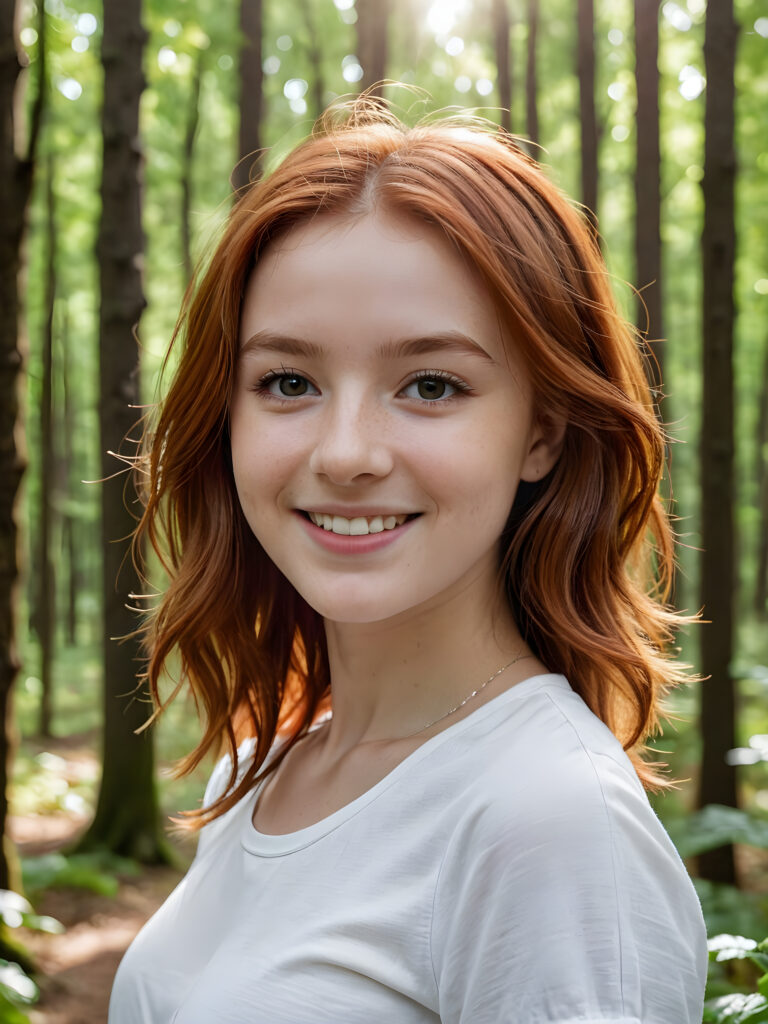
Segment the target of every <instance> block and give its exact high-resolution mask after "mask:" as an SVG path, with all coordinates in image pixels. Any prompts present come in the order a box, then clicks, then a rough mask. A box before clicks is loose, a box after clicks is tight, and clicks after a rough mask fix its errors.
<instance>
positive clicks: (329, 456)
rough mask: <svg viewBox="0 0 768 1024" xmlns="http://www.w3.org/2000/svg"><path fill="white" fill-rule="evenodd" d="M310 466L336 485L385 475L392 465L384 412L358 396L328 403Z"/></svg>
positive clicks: (319, 426) (319, 425)
mask: <svg viewBox="0 0 768 1024" xmlns="http://www.w3.org/2000/svg"><path fill="white" fill-rule="evenodd" d="M318 430H319V433H318V436H317V437H316V438H315V443H314V447H313V449H312V453H311V455H310V459H309V468H310V469H311V470H312V472H313V473H316V474H318V475H319V476H325V477H327V478H328V479H329V480H330V481H331V482H333V483H335V484H339V485H344V484H350V483H353V482H357V481H358V480H359V479H360V478H362V477H379V478H380V477H385V476H387V475H388V474H389V473H390V472H391V471H392V467H393V465H394V461H393V456H392V449H391V446H390V443H389V435H390V430H389V429H388V425H387V422H386V415H385V414H384V413H383V411H382V410H381V409H379V408H377V407H376V406H375V405H374V404H373V403H372V402H370V401H361V400H360V399H359V398H358V397H357V396H355V397H351V396H350V397H348V398H343V397H341V396H339V398H338V400H337V401H334V402H332V403H329V405H328V407H327V411H326V415H325V416H324V417H322V419H321V420H320V422H319V424H318Z"/></svg>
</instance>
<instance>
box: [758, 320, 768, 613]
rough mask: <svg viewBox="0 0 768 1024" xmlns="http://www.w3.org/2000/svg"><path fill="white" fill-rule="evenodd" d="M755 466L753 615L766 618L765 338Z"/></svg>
mask: <svg viewBox="0 0 768 1024" xmlns="http://www.w3.org/2000/svg"><path fill="white" fill-rule="evenodd" d="M755 440H756V442H757V443H756V449H757V457H756V465H755V470H756V472H755V480H756V481H757V514H758V523H759V533H758V536H759V541H758V546H757V573H756V576H755V614H756V615H757V617H758V618H759V619H765V617H766V601H768V465H767V464H766V448H768V338H766V342H765V352H764V356H763V376H762V383H761V387H760V411H759V414H758V418H757V437H756V438H755Z"/></svg>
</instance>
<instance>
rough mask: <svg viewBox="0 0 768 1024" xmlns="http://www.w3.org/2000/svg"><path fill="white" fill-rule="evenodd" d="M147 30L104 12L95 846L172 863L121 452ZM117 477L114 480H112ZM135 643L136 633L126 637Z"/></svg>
mask: <svg viewBox="0 0 768 1024" xmlns="http://www.w3.org/2000/svg"><path fill="white" fill-rule="evenodd" d="M145 39H146V33H145V31H144V29H143V27H142V24H141V0H120V2H119V3H117V2H115V3H107V4H105V7H104V37H103V43H102V62H103V65H104V106H103V110H102V131H103V135H104V164H103V170H102V185H101V199H102V213H101V220H100V223H99V234H98V241H97V257H98V263H99V272H100V285H101V307H100V314H99V350H100V359H99V363H100V366H99V396H100V400H99V430H100V446H101V451H102V456H101V469H102V477H104V478H105V480H104V483H102V485H101V511H102V549H103V558H104V561H103V579H102V584H103V592H104V627H105V629H104V634H105V635H104V751H103V762H102V763H103V771H102V778H101V786H100V788H99V798H98V803H97V806H96V815H95V818H94V820H93V823H92V824H91V827H90V829H89V830H88V832H87V834H86V836H85V837H84V839H83V841H82V844H81V845H82V848H83V849H94V848H106V849H108V850H110V851H112V852H114V853H118V854H122V855H124V856H128V857H133V858H135V859H137V860H140V861H144V862H152V861H158V860H162V859H164V856H165V849H164V843H163V841H162V839H161V837H160V831H159V826H158V810H157V794H156V789H155V780H154V758H153V748H152V736H151V733H150V731H149V730H145V731H143V732H141V733H139V734H137V732H136V730H137V729H140V728H141V727H142V726H144V725H145V723H146V721H147V718H148V716H149V712H150V710H151V704H150V701H149V697H148V695H147V694H146V693H145V692H144V688H143V687H142V688H138V687H137V682H136V670H137V667H138V665H139V663H140V659H141V648H140V644H139V641H138V639H137V638H136V637H135V636H131V634H132V633H133V632H134V631H135V630H136V627H137V625H138V623H137V621H136V617H135V614H134V613H133V612H132V611H131V610H130V605H132V604H133V603H134V600H135V599H133V598H132V596H131V595H132V594H135V593H137V592H140V590H141V586H140V583H139V579H138V577H137V574H136V572H135V570H134V567H133V562H132V560H131V558H130V554H129V552H128V550H127V538H128V537H129V536H130V534H131V532H132V531H133V528H134V526H135V517H136V510H137V502H136V494H135V489H134V485H133V477H132V474H129V475H128V476H127V477H125V476H123V475H122V474H120V475H118V476H115V466H116V462H115V459H114V457H113V456H112V455H111V454H110V453H109V450H110V449H114V450H116V451H118V450H119V448H120V445H121V443H122V440H123V438H124V437H125V436H126V435H127V434H128V432H129V431H130V430H131V428H132V427H133V426H134V425H135V422H136V419H137V414H136V407H137V406H138V405H139V355H138V346H137V344H136V340H135V337H134V330H135V328H136V326H137V324H138V322H139V318H140V317H141V313H142V310H143V308H144V295H143V291H142V283H141V262H142V256H143V250H144V238H143V233H142V227H141V198H140V195H141V194H140V177H141V147H140V142H139V135H138V131H139V101H140V98H141V93H142V90H143V87H144V78H143V74H142V66H141V62H142V51H143V47H144V42H145ZM109 477H112V479H107V478H109ZM123 638H125V639H123Z"/></svg>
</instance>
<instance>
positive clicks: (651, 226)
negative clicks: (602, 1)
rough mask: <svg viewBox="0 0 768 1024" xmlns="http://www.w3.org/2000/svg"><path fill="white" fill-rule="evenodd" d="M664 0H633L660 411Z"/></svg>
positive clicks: (647, 329) (638, 205) (643, 302)
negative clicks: (661, 38) (660, 64)
mask: <svg viewBox="0 0 768 1024" xmlns="http://www.w3.org/2000/svg"><path fill="white" fill-rule="evenodd" d="M659 6H660V0H635V80H636V83H637V116H636V122H635V123H636V128H637V158H636V161H635V285H636V287H637V288H638V290H639V292H640V295H639V296H638V304H637V318H636V323H637V328H638V330H639V331H640V332H641V333H642V334H643V335H644V336H645V337H646V338H647V339H648V341H650V342H653V345H652V347H651V352H652V354H653V360H652V361H651V363H650V367H649V369H650V370H651V371H652V375H651V381H650V383H651V386H652V387H653V388H654V394H655V396H656V404H657V408H658V409H659V412H660V413H661V397H662V396H661V387H662V383H663V379H664V374H663V368H664V350H663V341H662V339H663V337H664V327H663V314H662V276H661V272H662V267H661V260H662V254H661V150H660V145H659V68H658V55H659Z"/></svg>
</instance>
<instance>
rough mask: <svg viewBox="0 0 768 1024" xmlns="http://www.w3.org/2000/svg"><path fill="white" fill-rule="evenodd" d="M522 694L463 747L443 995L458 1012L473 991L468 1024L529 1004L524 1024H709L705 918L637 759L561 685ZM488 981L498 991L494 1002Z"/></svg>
mask: <svg viewBox="0 0 768 1024" xmlns="http://www.w3.org/2000/svg"><path fill="white" fill-rule="evenodd" d="M553 678H555V677H553ZM560 678H562V677H560ZM522 696H525V699H524V700H519V701H515V700H512V699H510V701H509V704H508V705H506V706H505V711H508V712H509V713H505V714H499V715H498V716H496V724H495V728H493V729H486V730H485V735H484V737H483V738H482V742H481V743H479V744H478V743H477V742H476V741H477V740H479V739H480V737H479V736H475V737H472V736H468V737H467V740H468V742H467V743H466V744H465V745H464V749H463V750H462V755H463V757H466V761H465V762H464V765H463V767H464V768H465V769H468V768H470V766H471V771H470V772H467V773H466V774H467V775H468V776H469V778H468V779H467V780H466V781H464V782H462V783H461V785H460V786H458V787H457V790H458V792H457V800H456V802H455V804H454V806H453V809H452V829H451V832H450V837H449V840H448V842H447V844H446V847H445V851H444V856H443V861H442V865H441V869H440V874H439V876H438V878H437V882H436V887H435V898H434V905H433V922H432V923H433V927H432V953H433V963H434V967H435V971H436V976H437V978H438V981H439V984H440V988H441V991H442V992H443V993H444V994H445V996H446V999H448V1001H449V1002H451V1003H452V1002H453V999H454V998H456V999H457V1000H459V1002H460V1004H461V1005H462V1006H463V1007H465V1008H466V1006H467V998H470V1005H471V1007H472V1013H473V1014H474V1016H473V1015H472V1014H470V1015H469V1019H472V1020H482V1021H485V1020H486V1019H487V1020H488V1021H491V1020H500V1019H512V1017H513V1016H514V1015H513V1014H512V1008H513V1007H517V1009H518V1010H519V1009H520V1008H521V1007H526V1011H527V1016H526V1014H523V1016H526V1019H527V1020H531V1021H533V1020H536V1021H538V1020H547V1021H549V1020H561V1019H566V1017H568V1018H569V1019H570V1017H571V1016H573V1019H575V1016H576V1015H578V1013H576V1014H575V1015H574V1013H572V1012H571V1011H574V1010H577V1011H579V1012H580V1013H581V1014H582V1015H583V1016H584V1019H593V1018H594V1019H597V1018H600V1019H603V1018H605V1017H606V1015H608V1016H609V1017H611V1019H616V1020H621V1021H625V1020H629V1019H630V1018H631V1019H633V1020H635V1019H637V1020H639V1019H643V1020H648V1021H653V1022H654V1024H655V1022H657V1021H658V1022H663V1024H671V1022H672V1021H674V1022H675V1024H678V1022H683V1021H684V1022H689V1021H693V1020H694V1019H696V1014H697V1013H698V1020H699V1021H700V1020H701V1016H700V1000H701V991H702V990H703V978H704V977H705V975H706V945H705V931H704V924H703V919H702V916H701V909H700V906H699V903H698V899H697V897H696V894H695V891H694V889H693V886H692V884H691V882H690V879H689V878H688V876H687V873H686V871H685V867H684V865H683V863H682V861H681V860H680V857H679V856H678V854H677V851H676V850H675V848H674V846H673V845H672V843H671V841H670V840H669V838H668V836H667V834H666V832H665V831H664V828H663V826H662V825H661V822H660V821H659V819H658V817H657V816H656V814H655V813H654V811H653V809H652V808H651V806H650V804H649V802H648V799H647V797H646V795H645V792H644V791H643V788H642V785H641V783H640V781H639V779H638V778H637V775H636V773H635V771H634V769H633V767H632V764H631V762H630V761H629V759H628V758H627V756H626V754H625V753H624V751H623V750H622V748H621V744H620V743H619V742H618V741H617V740H616V739H615V737H614V736H613V735H612V733H611V732H610V731H609V730H608V729H607V728H606V727H605V725H603V723H602V722H600V720H599V719H597V718H596V716H594V715H593V714H592V712H591V711H589V709H588V708H587V707H586V705H585V704H584V702H583V701H581V699H580V698H579V697H578V696H577V695H576V694H575V693H573V691H571V690H570V688H569V687H568V686H567V684H566V683H565V680H562V682H561V683H559V684H557V685H549V684H544V685H538V686H536V687H532V688H531V692H530V693H528V694H527V695H522ZM487 724H488V725H490V723H487ZM473 740H474V741H475V742H472V741H473ZM481 947H483V948H484V955H483V956H480V955H479V954H478V951H479V950H480V948H481ZM558 951H560V952H558ZM460 965H465V966H462V967H460ZM670 965H671V966H672V972H671V974H672V976H674V977H675V978H676V984H678V988H679V989H680V992H678V994H677V995H674V996H673V994H671V993H670V992H667V991H664V992H661V993H660V994H659V996H658V1000H656V997H655V996H654V997H653V1001H654V1003H656V1002H658V1006H659V1007H662V1006H663V1004H664V1001H665V1000H666V1001H667V1002H668V1004H669V1006H668V1009H666V1010H663V1009H658V1010H657V1009H656V1008H654V1010H653V1011H652V1012H651V1011H650V1010H649V1012H648V1014H647V1016H642V1017H641V1012H640V1007H641V1006H642V1005H643V1003H644V1001H647V1000H648V999H649V998H650V997H649V992H650V990H651V988H652V986H654V985H658V984H659V983H660V982H659V981H658V979H659V978H662V977H664V976H665V972H668V971H669V968H670ZM459 973H463V975H464V977H463V982H462V984H461V985H459V984H458V982H454V978H456V977H458V976H459ZM495 986H497V987H498V992H499V993H504V995H503V998H502V996H501V995H499V999H500V1000H501V1002H498V1001H497V1002H496V1003H493V1004H492V1005H491V1003H489V1002H488V1000H489V998H490V997H489V996H488V993H489V992H493V991H494V987H495ZM468 993H469V997H468V995H467V994H468ZM510 993H514V999H512V997H511V996H510V995H509V994H510ZM550 998H551V1001H552V1011H551V1015H550V1014H548V1013H545V1012H544V1010H543V1006H544V1004H545V1003H546V1002H547V1001H548V1000H550ZM505 1000H507V1001H508V1003H509V1007H508V1008H509V1011H510V1016H509V1017H508V1016H505V1013H502V1012H501V1010H500V1007H501V1006H502V1005H503V1006H504V1009H505V1012H506V1010H507V1002H505ZM481 1006H482V1007H486V1009H485V1010H484V1012H485V1013H486V1016H483V1015H482V1013H481V1012H480V1010H479V1007H481ZM555 1007H557V1009H555ZM569 1007H570V1010H569V1009H568V1008H569ZM630 1007H632V1008H633V1009H632V1011H630ZM566 1011H568V1012H566ZM611 1015H612V1016H611ZM446 1019H452V1018H451V1016H450V1014H446ZM457 1019H458V1018H457ZM461 1019H462V1020H463V1019H465V1018H464V1017H463V1016H462V1017H461Z"/></svg>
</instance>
